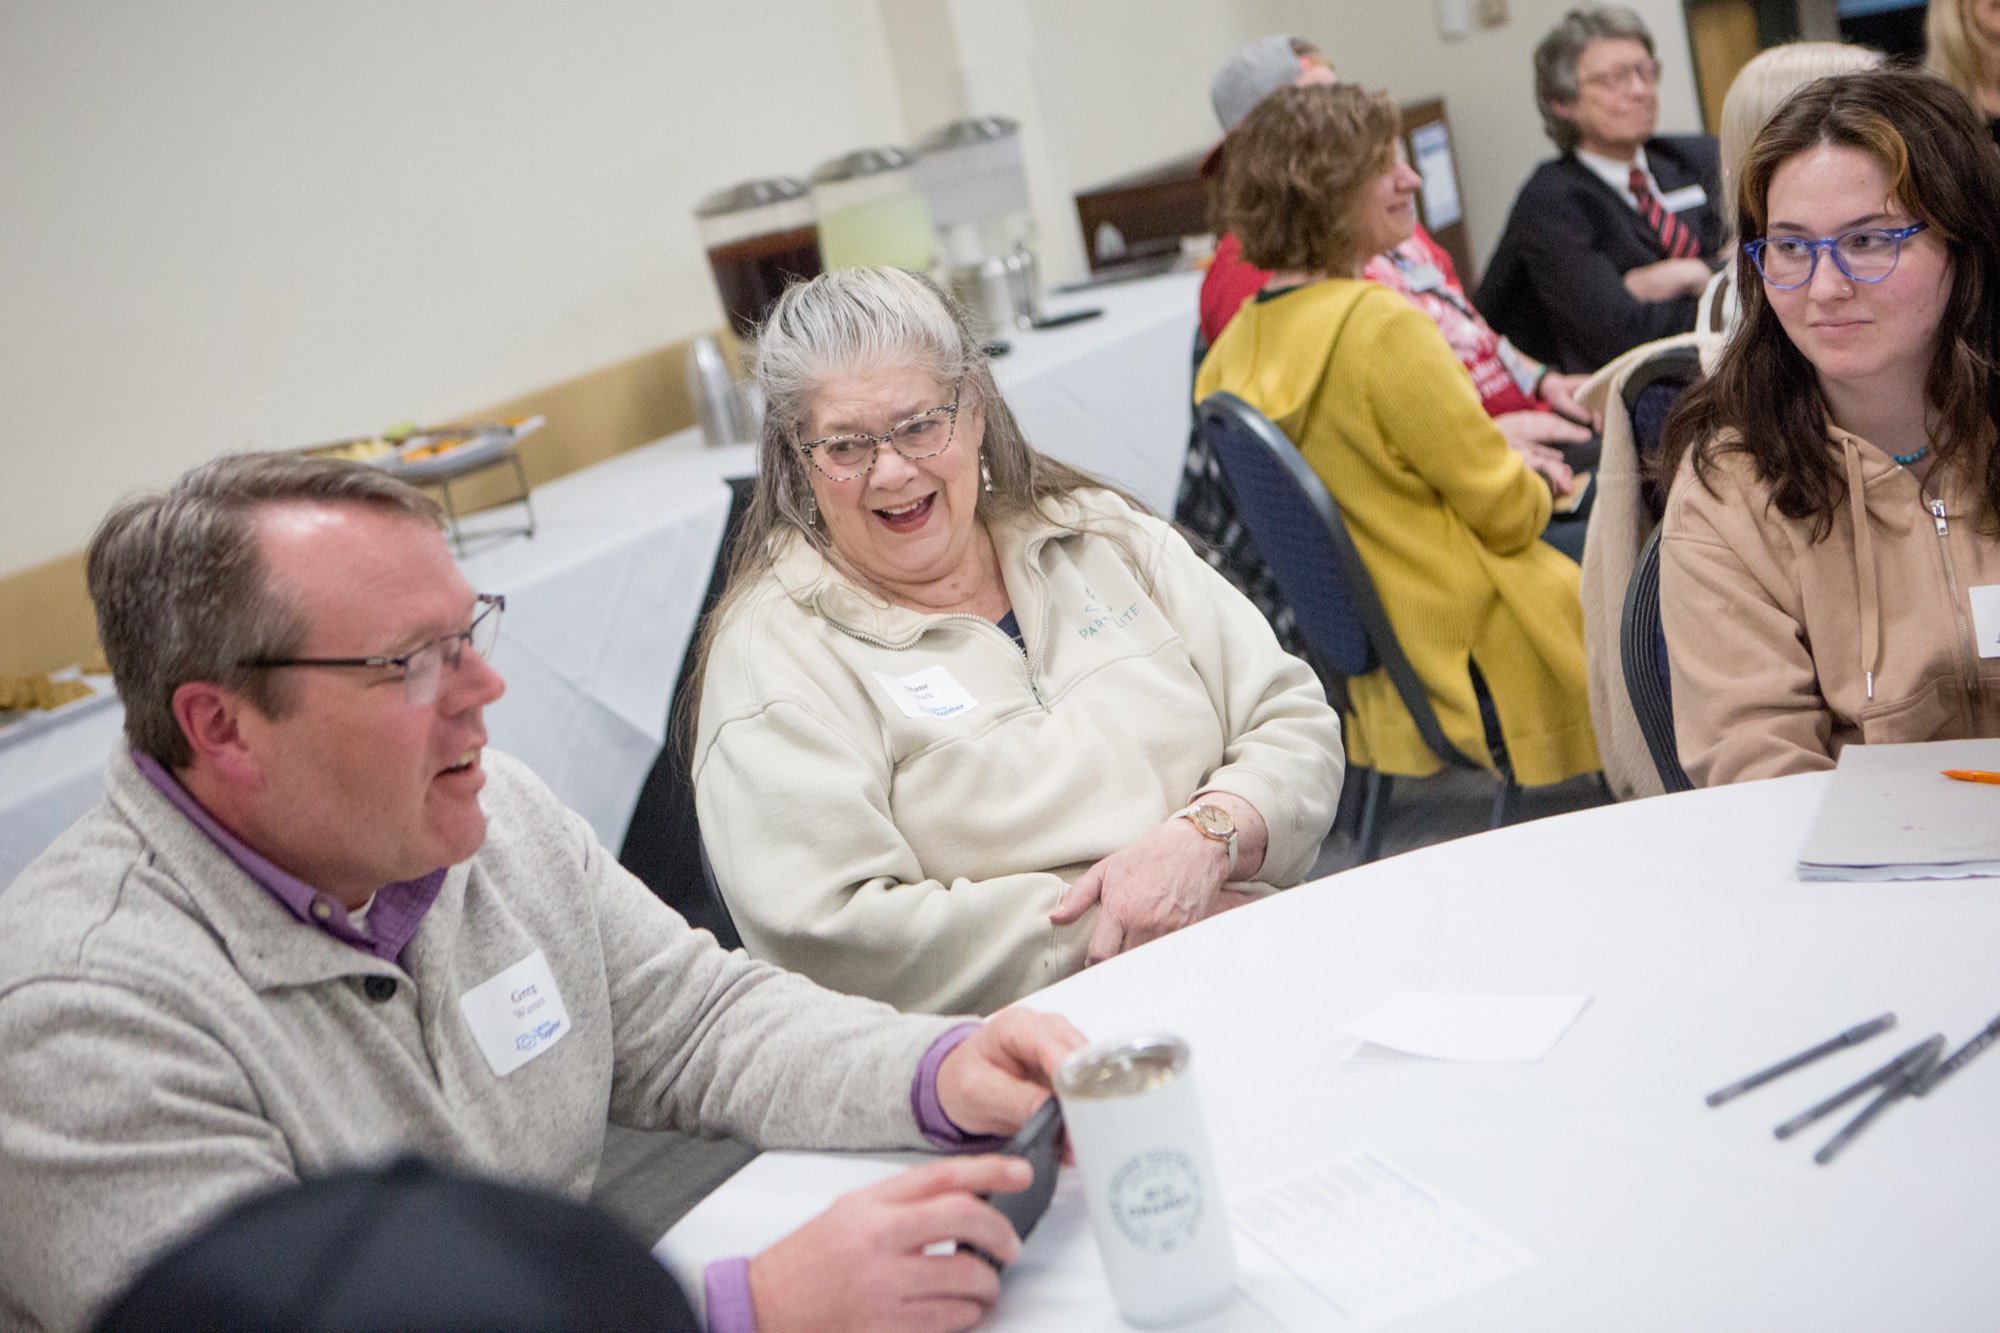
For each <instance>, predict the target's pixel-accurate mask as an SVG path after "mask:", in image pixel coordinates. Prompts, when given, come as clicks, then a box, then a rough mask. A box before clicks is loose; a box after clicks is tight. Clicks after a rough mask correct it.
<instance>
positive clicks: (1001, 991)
mask: <svg viewBox="0 0 2000 1333" xmlns="http://www.w3.org/2000/svg"><path fill="white" fill-rule="evenodd" d="M1047 504H1048V507H1049V509H1050V510H1051V511H1052V512H1051V513H1050V515H1049V518H1048V519H1047V521H1044V522H1037V523H1032V524H1017V525H1008V526H1005V527H996V528H995V529H994V531H993V540H994V546H995V548H996V551H997V553H998V555H999V558H1000V568H1001V572H1002V575H1003V577H1004V578H1005V580H1006V584H1007V592H1008V595H1009V596H1010V597H1011V598H1012V599H1013V609H1014V614H1015V618H1016V620H1018V621H1019V623H1020V625H1021V629H1022V631H1023V633H1024V635H1025V637H1026V639H1027V651H1026V653H1023V652H1022V650H1021V649H1020V648H1018V647H1016V646H1015V644H1014V641H1013V640H1012V639H1010V638H1008V636H1007V635H1006V633H1005V632H1004V631H1002V630H1001V629H1000V628H999V627H997V626H996V625H994V624H993V623H992V622H990V621H986V620H982V619H981V618H979V617H977V616H970V615H922V614H919V613H917V612H915V611H910V610H906V609H904V608H902V607H897V606H891V605H889V604H888V603H886V602H884V601H882V600H881V599H880V598H878V597H876V596H874V595H873V594H871V593H869V592H867V591H865V590H863V589H862V588H860V587H859V586H857V585H856V584H854V583H853V582H851V581H850V580H848V579H847V578H846V577H844V576H843V575H842V574H840V573H839V572H838V571H837V570H835V569H834V568H833V567H832V566H831V565H830V564H828V563H827V561H826V560H825V559H823V558H822V557H821V556H820V555H819V554H818V552H816V551H815V550H813V548H812V547H811V546H809V545H808V544H807V543H806V542H805V541H804V540H803V539H800V538H798V537H796V536H793V537H791V538H790V539H789V541H788V544H787V547H786V549H785V550H784V552H783V553H782V554H781V555H780V556H779V559H778V561H777V564H776V566H775V568H774V569H773V570H772V571H771V573H770V574H769V575H768V576H767V578H766V581H765V583H764V585H763V586H761V587H760V588H759V589H758V590H757V591H756V592H755V593H754V594H753V595H752V596H751V597H750V598H749V600H747V601H746V602H744V603H742V604H740V605H739V606H738V607H737V609H736V611H735V612H734V613H733V614H732V615H731V616H730V619H729V621H728V622H727V623H726V624H725V626H724V627H723V629H722V631H721V632H720V634H719V635H718V637H717V639H716V642H715V647H714V650H713V652H712V653H711V655H710V658H709V664H708V670H707V674H706V676H705V677H704V679H703V683H702V697H701V715H700V724H699V730H698V732H697V735H696V738H695V758H694V776H695V799H696V806H697V808H698V810H699V811H700V815H701V832H702V840H703V843H704V845H705V846H706V847H707V849H708V853H709V856H710V859H711V860H712V861H713V863H714V866H715V871H716V877H717V879H718V880H719V881H720V882H721V885H722V891H723V894H724V896H725V897H726V898H727V900H728V903H729V910H730V914H731V915H732V916H733V917H734V918H735V921H736V926H737V929H738V930H740V931H741V932H742V934H743V940H744V943H745V944H746V945H748V946H749V949H750V952H751V953H753V954H755V955H756V956H758V957H760V958H767V959H770V960H772V961H773V962H777V963H781V964H783V965H784V966H786V967H789V968H791V969H793V970H794V971H798V972H803V973H805V974H806V975H807V976H810V977H812V978H813V979H814V980H816V981H819V982H820V983H821V984H823V985H827V986H832V987H833V988H835V989H836V990H844V991H849V992H852V993H854V994H859V995H868V996H872V997H873V998H876V999H881V1000H887V1001H889V1002H890V1003H892V1004H895V1005H896V1006H898V1007H899V1008H903V1009H909V1010H922V1011H930V1012H939V1013H948V1012H965V1011H976V1012H985V1011H989V1010H992V1009H997V1008H999V1007H1000V1006H1002V1005H1004V1004H1007V1003H1008V1002H1010V1001H1012V1000H1015V999H1018V998H1019V997H1020V996H1022V995H1025V994H1026V993H1028V992H1029V991H1032V990H1035V989H1037V988H1039V987H1041V986H1045V985H1047V984H1048V983H1050V982H1052V981H1057V980H1060V979H1061V978H1062V977H1064V976H1067V975H1068V974H1069V973H1071V972H1074V971H1076V970H1077V969H1078V968H1079V967H1081V966H1082V965H1083V955H1084V948H1085V946H1086V944H1087V943H1088V942H1089V938H1090V931H1091V928H1092V927H1093V926H1094V925H1095V912H1094V911H1093V912H1092V913H1089V914H1086V915H1085V917H1084V918H1083V920H1081V921H1079V922H1076V923H1074V924H1072V925H1069V926H1065V927H1060V928H1058V927H1056V926H1052V925H1050V924H1049V920H1048V915H1049V913H1050V911H1052V910H1053V909H1054V908H1055V905H1056V902H1057V900H1058V899H1059V898H1060V897H1061V896H1062V892H1063V889H1064V887H1065V885H1067V884H1068V882H1069V881H1071V880H1073V879H1075V878H1076V877H1077V876H1078V875H1079V874H1081V873H1082V872H1083V871H1084V870H1086V869H1088V868H1089V867H1090V866H1091V865H1092V864H1094V863H1095V862H1097V861H1099V860H1101V859H1102V858H1104V857H1106V856H1108V855H1110V854H1111V853H1112V852H1115V851H1118V850H1120V849H1122V848H1124V847H1127V846H1130V845H1131V844H1132V843H1134V842H1136V841H1137V840H1138V839H1139V838H1140V837H1142V836H1143V835H1144V834H1146V833H1147V832H1148V831H1150V830H1151V829H1152V828H1154V827H1155V826H1156V825H1158V824H1160V823H1161V822H1162V821H1164V820H1165V819H1167V818H1168V817H1169V816H1170V815H1172V814H1173V812H1174V811H1175V810H1177V809H1179V808H1180V807H1181V806H1182V805H1184V804H1185V803H1187V801H1188V800H1189V799H1190V798H1191V797H1193V796H1194V795H1196V794H1197V793H1199V792H1202V791H1225V792H1230V793H1232V794H1234V795H1237V796H1240V797H1242V798H1243V799H1244V800H1246V801H1248V802H1249V803H1250V804H1251V805H1253V806H1255V807H1256V808H1257V811H1258V813H1259V814H1261V815H1262V816H1263V817H1264V820H1265V822H1266V824H1267V825H1268V826H1269V829H1270V843H1269V847H1268V848H1267V850H1266V852H1265V855H1264V864H1263V866H1262V868H1261V869H1260V870H1259V871H1258V872H1257V873H1258V878H1259V880H1261V881H1262V883H1263V884H1264V885H1265V886H1267V887H1268V886H1278V885H1285V884H1291V883H1295V882H1296V881H1297V880H1299V879H1300V878H1301V877H1303V876H1304V875H1305V873H1306V872H1307V871H1308V870H1310V869H1311V868H1312V864H1313V861H1314V858H1315V857H1316V855H1317V853H1318V850H1319V845H1320V841H1321V840H1322V839H1323V838H1324V837H1325V836H1326V832H1327V829H1328V828H1329V827H1330V826H1331V825H1332V822H1333V811H1334V806H1335V804H1336V802H1337V801H1338V799H1339V795H1340V783H1341V774H1342V767H1343V761H1342V757H1341V746H1340V723H1339V719H1338V718H1337V717H1336V716H1335V715H1334V712H1333V710H1332V709H1331V708H1329V707H1328V706H1327V703H1326V696H1325V694H1324V692H1323V691H1322V690H1321V688H1320V684H1319V680H1318V678H1317V677H1315V676H1314V675H1313V674H1312V671H1311V670H1310V669H1309V668H1308V667H1306V665H1305V664H1304V663H1302V662H1300V661H1299V660H1298V659H1297V658H1294V657H1290V656H1288V655H1286V654H1285V653H1284V652H1283V651H1282V650H1281V649H1280V648H1279V647H1278V644H1277V640H1276V639H1275V638H1274V637H1273V635H1272V633H1271V629H1270V626H1269V625H1267V624H1266V623H1265V622H1264V618H1263V617H1262V616H1261V615H1260V614H1259V613H1258V611H1257V609H1256V608H1255V607H1254V606H1252V605H1251V604H1250V603H1249V602H1248V601H1247V600H1245V599H1244V597H1243V596H1242V594H1240V593H1238V592H1237V591H1236V590H1235V589H1233V588H1231V587H1230V586H1229V585H1228V584H1227V583H1226V582H1225V581H1224V580H1223V579H1222V576H1221V575H1219V574H1217V573H1216V572H1215V571H1214V570H1212V569H1210V568H1209V567H1208V566H1207V565H1206V564H1205V563H1203V562H1202V560H1201V558H1200V557H1199V556H1197V555H1196V554H1195V553H1194V552H1193V551H1192V550H1190V549H1189V547H1188V544H1187V543H1186V542H1185V541H1184V540H1182V538H1181V537H1180V535H1179V534H1178V533H1176V532H1174V531H1173V529H1171V528H1170V527H1168V526H1167V525H1166V524H1164V523H1162V522H1160V521H1159V520H1158V519H1155V518H1151V517H1146V516H1142V515H1138V514H1134V513H1133V512H1132V511H1131V510H1130V509H1128V508H1127V507H1126V506H1125V505H1124V504H1123V503H1122V502H1121V501H1119V500H1118V499H1117V498H1116V497H1115V496H1112V495H1109V494H1107V493H1105V492H1084V493H1080V494H1078V495H1073V496H1070V497H1065V498H1063V499H1060V500H1054V501H1049V502H1047ZM1086 506H1087V507H1086ZM1085 529H1094V530H1091V531H1086V530H1085ZM1106 530H1122V531H1123V532H1124V533H1125V534H1126V537H1127V543H1126V545H1125V546H1121V545H1120V544H1119V543H1118V542H1116V541H1114V540H1112V538H1111V537H1109V536H1107V535H1103V534H1104V532H1105V531H1106ZM1134 557H1137V558H1138V559H1139V560H1140V561H1142V562H1143V564H1142V565H1141V566H1140V567H1139V568H1135V567H1134V564H1133V560H1134ZM1142 569H1143V570H1144V571H1145V572H1144V573H1142V572H1141V570H1142ZM1240 887H1244V888H1249V887H1252V886H1248V885H1245V886H1240Z"/></svg>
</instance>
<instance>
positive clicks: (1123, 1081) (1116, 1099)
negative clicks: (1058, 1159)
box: [1056, 1033, 1236, 1327]
mask: <svg viewBox="0 0 2000 1333" xmlns="http://www.w3.org/2000/svg"><path fill="white" fill-rule="evenodd" d="M1188 1058H1189V1051H1188V1044H1187V1043H1186V1042H1185V1041H1183V1040H1181V1039H1180V1038H1179V1037H1175V1036H1170V1035H1167V1034H1165V1033H1158V1034H1151V1035H1147V1036H1140V1037H1127V1038H1123V1039H1120V1040H1117V1041H1109V1042H1100V1043H1098V1044H1097V1045H1095V1046H1089V1047H1086V1048H1084V1049H1083V1050H1080V1051H1078V1052H1076V1053H1075V1054H1074V1055H1072V1056H1070V1057H1069V1059H1067V1060H1065V1061H1064V1062H1063V1065H1062V1068H1061V1069H1060V1070H1058V1071H1057V1073H1056V1095H1057V1096H1059V1097H1060V1098H1061V1099H1062V1109H1063V1122H1064V1124H1065V1126H1066V1127H1067V1129H1068V1132H1069V1139H1070V1144H1071V1146H1072V1147H1073V1148H1074V1150H1075V1152H1076V1165H1077V1169H1078V1170H1079V1171H1081V1172H1082V1173H1083V1189H1084V1197H1085V1199H1086V1200H1087V1202H1088V1203H1089V1207H1090V1222H1091V1227H1092V1229H1093V1230H1095V1232H1096V1233H1097V1248H1098V1249H1099V1250H1100V1251H1101V1252H1102V1253H1103V1255H1104V1271H1105V1275H1106V1277H1108V1278H1109V1279H1110V1283H1111V1295H1112V1298H1113V1299H1114V1300H1116V1301H1117V1302H1118V1309H1119V1312H1120V1313H1122V1314H1123V1315H1124V1316H1125V1317H1126V1318H1127V1319H1129V1320H1131V1321H1132V1322H1133V1323H1135V1324H1142V1325H1146V1326H1148V1327H1158V1326H1161V1325H1165V1324H1176V1323H1180V1322H1181V1321H1183V1320H1187V1319H1193V1318H1196V1317H1197V1316H1200V1315H1204V1314H1208V1313H1210V1312H1212V1311H1214V1310H1217V1309H1220V1308H1221V1307H1222V1306H1223V1305H1225V1304H1227V1303H1228V1301H1229V1299H1230V1294H1231V1292H1232V1291H1233V1289H1234V1287H1235V1283H1236V1249H1235V1246H1234V1244H1233V1243H1232V1242H1231V1239H1230V1232H1229V1214H1228V1210H1227V1209H1226V1208H1225V1207H1224V1204H1223V1198H1222V1183H1221V1179H1220V1178H1219V1177H1218V1176H1217V1175H1216V1171H1215V1159H1214V1156H1213V1155H1212V1154H1211V1153H1210V1151H1209V1146H1208V1131H1207V1129H1206V1127H1205V1126H1204V1124H1203V1122H1202V1116H1201V1099H1200V1097H1199V1095H1198V1094H1197V1092H1196V1090H1195V1085H1194V1075H1193V1073H1192V1071H1191V1070H1190V1069H1189V1068H1188Z"/></svg>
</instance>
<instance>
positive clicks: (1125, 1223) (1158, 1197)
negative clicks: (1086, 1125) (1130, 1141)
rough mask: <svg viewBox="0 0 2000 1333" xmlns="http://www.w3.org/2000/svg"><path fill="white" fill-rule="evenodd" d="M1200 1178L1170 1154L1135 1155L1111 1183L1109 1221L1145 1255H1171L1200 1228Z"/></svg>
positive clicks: (1188, 1162) (1185, 1159) (1183, 1158)
mask: <svg viewBox="0 0 2000 1333" xmlns="http://www.w3.org/2000/svg"><path fill="white" fill-rule="evenodd" d="M1201 1208H1202V1197H1201V1174H1200V1172H1198V1171H1196V1170H1195V1165H1194V1160H1193V1159H1192V1158H1190V1157H1189V1156H1188V1155H1187V1154H1186V1153H1184V1152H1179V1151H1177V1150H1175V1149H1173V1148H1155V1149H1154V1150H1153V1151H1151V1152H1144V1153H1140V1154H1139V1155H1138V1156H1137V1157H1134V1158H1133V1159H1132V1160H1131V1161H1129V1162H1127V1163H1125V1165H1124V1166H1121V1167H1119V1168H1118V1172H1117V1174H1116V1175H1114V1176H1112V1177H1111V1215H1112V1216H1113V1217H1115V1218H1117V1219H1118V1229H1119V1230H1120V1231H1123V1232H1124V1233H1125V1235H1126V1238H1127V1239H1129V1240H1130V1241H1131V1242H1132V1243H1133V1244H1134V1245H1137V1246H1138V1247H1139V1248H1140V1249H1142V1250H1144V1251H1146V1252H1147V1253H1148V1254H1172V1253H1173V1252H1174V1251H1175V1250H1178V1249H1179V1248H1180V1247H1181V1246H1183V1245H1185V1244H1187V1243H1188V1242H1189V1241H1190V1240H1192V1239H1193V1238H1194V1233H1195V1229H1196V1228H1197V1227H1199V1226H1200V1225H1201Z"/></svg>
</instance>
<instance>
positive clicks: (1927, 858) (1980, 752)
mask: <svg viewBox="0 0 2000 1333" xmlns="http://www.w3.org/2000/svg"><path fill="white" fill-rule="evenodd" d="M1948 768H1970V769H1984V770H1986V771H1988V772H1996V771H2000V740H1966V741H1925V742H1922V743H1919V744H1915V745H1850V746H1848V747H1846V748H1845V749H1843V750H1842V751H1841V752H1840V763H1839V765H1838V767H1836V768H1835V769H1834V773H1833V781H1831V782H1830V783H1828V784H1827V788H1826V794H1825V795H1824V796H1822V797H1820V802H1819V813H1818V814H1817V815H1815V816H1814V817H1813V824H1812V831H1811V832H1810V833H1808V834H1807V835H1806V845H1805V850H1804V851H1802V852H1800V853H1799V865H1798V874H1799V878H1800V879H1804V880H1886V879H1967V878H1971V877H1974V876H1982V875H2000V787H1995V786H1990V785H1988V784H1986V783H1980V782H1958V781H1955V780H1954V779H1952V778H1948V777H1946V776H1944V770H1945V769H1948Z"/></svg>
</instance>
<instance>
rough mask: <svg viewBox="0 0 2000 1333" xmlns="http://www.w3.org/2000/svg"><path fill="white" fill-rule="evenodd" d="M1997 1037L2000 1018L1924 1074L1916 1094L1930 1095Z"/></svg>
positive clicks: (1920, 1095) (1999, 1029) (1999, 1030)
mask: <svg viewBox="0 0 2000 1333" xmlns="http://www.w3.org/2000/svg"><path fill="white" fill-rule="evenodd" d="M1995 1038H2000V1018H1996V1019H1994V1020H1993V1021H1992V1022H1991V1023H1988V1024H1987V1025H1986V1026H1985V1027H1984V1028H1982V1029H1981V1030H1980V1033H1979V1035H1978V1036H1976V1037H1974V1038H1973V1039H1972V1040H1971V1041H1968V1042H1967V1043H1965V1045H1963V1046H1961V1047H1959V1048H1958V1049H1957V1050H1955V1051H1953V1052H1952V1053H1951V1054H1950V1055H1949V1056H1947V1057H1946V1058H1945V1060H1944V1063H1942V1064H1940V1065H1939V1066H1938V1067H1937V1068H1935V1069H1933V1070H1931V1072H1930V1073H1928V1074H1926V1075H1924V1080H1923V1082H1921V1083H1919V1084H1917V1086H1916V1088H1915V1089H1914V1090H1913V1091H1914V1092H1915V1094H1916V1095H1917V1096H1919V1097H1928V1096H1929V1095H1930V1091H1931V1089H1932V1088H1935V1087H1936V1086H1937V1085H1938V1084H1940V1083H1942V1082H1944V1081H1945V1080H1946V1079H1948V1078H1950V1077H1951V1076H1952V1075H1953V1074H1956V1073H1957V1072H1958V1071H1959V1070H1961V1069H1963V1068H1965V1067H1966V1066H1967V1065H1969V1064H1971V1063H1972V1057H1973V1056H1975V1055H1977V1054H1979V1053H1980V1052H1981V1051H1983V1050H1985V1049H1986V1048H1987V1047H1988V1046H1991V1045H1992V1044H1993V1042H1994V1039H1995Z"/></svg>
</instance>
